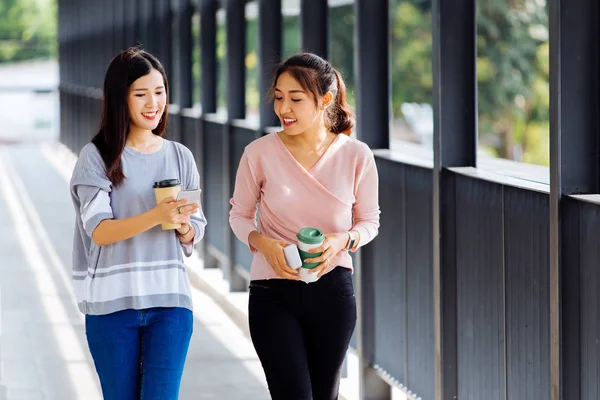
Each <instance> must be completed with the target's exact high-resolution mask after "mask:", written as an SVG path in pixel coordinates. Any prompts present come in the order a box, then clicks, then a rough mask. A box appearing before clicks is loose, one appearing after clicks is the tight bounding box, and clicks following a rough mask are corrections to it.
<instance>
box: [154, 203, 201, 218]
mask: <svg viewBox="0 0 600 400" xmlns="http://www.w3.org/2000/svg"><path fill="white" fill-rule="evenodd" d="M187 201H188V199H181V200H179V201H176V200H175V198H174V197H167V198H166V199H164V200H163V201H161V202H160V203H158V205H157V206H156V207H155V208H154V210H155V215H156V222H157V224H186V223H189V222H190V215H192V214H195V213H196V212H198V209H199V206H198V204H196V203H192V204H188V205H186V203H187Z"/></svg>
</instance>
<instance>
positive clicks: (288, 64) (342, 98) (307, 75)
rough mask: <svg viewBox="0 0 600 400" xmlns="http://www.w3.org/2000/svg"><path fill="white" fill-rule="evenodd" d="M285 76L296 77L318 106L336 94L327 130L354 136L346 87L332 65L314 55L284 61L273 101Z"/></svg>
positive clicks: (292, 57)
mask: <svg viewBox="0 0 600 400" xmlns="http://www.w3.org/2000/svg"><path fill="white" fill-rule="evenodd" d="M284 72H287V73H289V74H290V75H292V77H293V78H294V79H295V80H296V81H298V83H299V84H300V86H302V88H303V89H305V90H307V91H309V92H311V93H312V95H313V98H314V101H315V105H318V99H319V98H321V97H323V96H324V95H325V94H326V93H327V92H331V93H333V104H331V105H330V106H329V107H328V109H327V112H326V117H325V126H326V127H327V129H329V130H330V131H331V132H333V133H343V134H345V135H350V133H351V132H352V128H353V127H354V119H353V116H352V112H351V111H350V108H349V106H348V103H347V101H346V84H345V83H344V80H343V79H342V76H341V74H340V73H339V72H338V71H337V70H336V69H335V68H333V66H332V65H331V64H330V63H329V62H328V61H326V60H324V59H323V58H321V57H319V56H317V55H316V54H312V53H300V54H296V55H294V56H291V57H290V58H288V59H286V60H284V61H283V62H282V63H281V64H280V65H279V67H278V68H277V71H276V73H275V76H274V79H273V83H272V85H271V98H273V97H274V96H275V86H276V84H277V79H278V78H279V76H280V75H281V74H283V73H284Z"/></svg>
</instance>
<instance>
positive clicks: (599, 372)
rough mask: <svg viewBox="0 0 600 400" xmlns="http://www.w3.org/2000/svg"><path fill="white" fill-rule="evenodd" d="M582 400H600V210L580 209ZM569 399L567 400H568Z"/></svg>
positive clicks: (591, 207)
mask: <svg viewBox="0 0 600 400" xmlns="http://www.w3.org/2000/svg"><path fill="white" fill-rule="evenodd" d="M579 238H580V242H579V249H580V268H581V278H580V279H581V280H580V282H581V283H580V293H581V294H580V298H581V303H580V313H579V315H580V318H581V342H580V346H581V347H580V357H581V375H580V376H581V400H597V399H599V398H600V344H599V340H598V338H599V337H600V324H599V323H598V321H599V316H600V268H598V264H599V260H600V246H598V242H599V241H600V240H599V238H600V207H598V206H597V205H592V204H581V205H580V207H579ZM565 399H567V397H565Z"/></svg>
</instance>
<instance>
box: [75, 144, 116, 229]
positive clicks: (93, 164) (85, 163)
mask: <svg viewBox="0 0 600 400" xmlns="http://www.w3.org/2000/svg"><path fill="white" fill-rule="evenodd" d="M70 186H71V194H72V195H73V198H74V199H75V200H76V201H75V204H76V207H77V209H76V211H77V213H76V214H77V217H78V218H81V222H82V225H83V228H84V230H85V232H86V234H87V235H88V236H89V237H90V238H91V237H92V233H93V232H94V230H95V229H96V227H97V226H98V225H99V224H100V222H102V221H103V220H105V219H112V218H113V211H112V208H111V205H110V192H111V190H112V183H111V182H110V180H109V179H108V177H107V176H106V172H105V167H104V161H103V160H102V158H101V157H100V154H99V153H98V151H97V150H96V147H95V146H94V145H93V144H88V145H86V146H85V147H84V148H83V149H82V151H81V154H80V156H79V159H78V160H77V163H76V165H75V169H74V170H73V175H72V177H71V182H70Z"/></svg>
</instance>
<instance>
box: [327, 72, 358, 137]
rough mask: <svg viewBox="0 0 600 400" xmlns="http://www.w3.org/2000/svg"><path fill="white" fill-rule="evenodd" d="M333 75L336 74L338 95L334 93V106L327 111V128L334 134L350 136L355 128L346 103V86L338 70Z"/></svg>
mask: <svg viewBox="0 0 600 400" xmlns="http://www.w3.org/2000/svg"><path fill="white" fill-rule="evenodd" d="M333 73H334V74H335V80H336V84H337V89H336V92H337V93H336V92H333V91H332V93H333V94H334V96H335V97H334V102H333V104H332V105H331V106H330V107H329V108H328V109H327V128H328V129H329V130H330V131H331V132H333V133H343V134H346V135H350V133H351V132H352V128H353V127H354V120H353V119H352V113H351V112H350V108H349V106H348V102H347V101H346V84H345V83H344V80H343V79H342V75H341V74H340V72H339V71H338V70H336V69H335V68H334V69H333Z"/></svg>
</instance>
